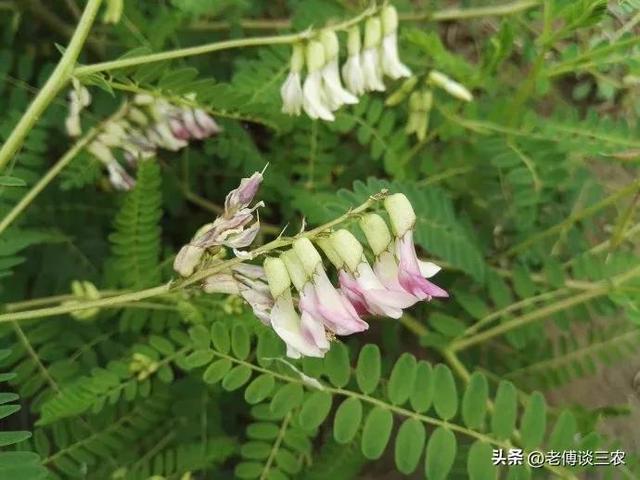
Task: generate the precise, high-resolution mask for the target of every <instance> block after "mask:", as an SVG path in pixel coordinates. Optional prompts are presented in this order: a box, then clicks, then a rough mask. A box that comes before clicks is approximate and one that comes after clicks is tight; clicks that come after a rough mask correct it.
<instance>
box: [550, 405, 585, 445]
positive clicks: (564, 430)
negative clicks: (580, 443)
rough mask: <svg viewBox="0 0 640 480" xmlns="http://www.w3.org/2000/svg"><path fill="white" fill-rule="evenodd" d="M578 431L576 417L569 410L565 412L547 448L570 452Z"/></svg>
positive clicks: (557, 422)
mask: <svg viewBox="0 0 640 480" xmlns="http://www.w3.org/2000/svg"><path fill="white" fill-rule="evenodd" d="M577 430H578V427H577V422H576V417H575V416H574V415H573V413H571V412H570V411H569V410H564V411H563V412H562V413H561V414H560V416H559V417H558V420H556V424H555V425H554V426H553V430H552V431H551V434H550V435H549V440H548V441H547V446H548V448H549V449H550V450H557V451H562V450H568V449H570V448H572V447H573V446H574V437H575V434H576V432H577Z"/></svg>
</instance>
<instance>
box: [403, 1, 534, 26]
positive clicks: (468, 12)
mask: <svg viewBox="0 0 640 480" xmlns="http://www.w3.org/2000/svg"><path fill="white" fill-rule="evenodd" d="M541 3H542V2H541V1H540V0H519V1H515V2H511V3H505V4H503V5H489V6H486V7H474V8H449V9H446V10H439V11H435V12H421V13H414V14H404V15H400V20H405V21H421V20H433V21H436V22H445V21H450V20H464V19H469V18H477V17H500V16H505V15H514V14H516V13H520V12H524V11H525V10H529V9H531V8H533V7H537V6H538V5H540V4H541Z"/></svg>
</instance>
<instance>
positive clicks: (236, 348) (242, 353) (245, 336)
mask: <svg viewBox="0 0 640 480" xmlns="http://www.w3.org/2000/svg"><path fill="white" fill-rule="evenodd" d="M231 350H232V351H233V354H234V355H235V356H236V357H237V358H239V359H240V360H245V359H246V358H247V357H248V356H249V352H250V351H251V342H250V340H249V332H247V329H246V327H245V326H244V325H242V324H239V323H238V324H236V325H234V326H233V330H231Z"/></svg>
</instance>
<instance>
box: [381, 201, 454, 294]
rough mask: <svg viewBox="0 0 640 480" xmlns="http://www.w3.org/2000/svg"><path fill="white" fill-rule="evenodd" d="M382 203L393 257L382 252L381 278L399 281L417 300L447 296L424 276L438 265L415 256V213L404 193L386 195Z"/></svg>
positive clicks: (390, 281)
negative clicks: (391, 233) (392, 236)
mask: <svg viewBox="0 0 640 480" xmlns="http://www.w3.org/2000/svg"><path fill="white" fill-rule="evenodd" d="M384 206H385V209H386V210H387V212H388V213H389V219H390V221H391V228H392V230H393V233H394V234H395V237H396V238H395V241H394V246H393V253H394V254H395V259H394V258H390V257H389V256H385V258H384V259H383V260H382V262H383V263H380V264H379V271H380V275H379V276H380V277H381V279H382V278H384V279H385V280H386V281H387V282H388V283H389V284H390V285H393V286H395V285H397V284H399V285H400V286H401V287H402V288H403V289H404V290H405V291H407V292H408V293H411V294H412V295H414V296H415V297H417V298H419V299H420V300H431V298H432V297H448V296H449V294H448V293H447V292H446V291H444V290H443V289H442V288H440V287H438V286H437V285H435V284H433V283H431V282H429V281H428V280H427V278H430V277H432V276H433V275H435V274H436V273H437V272H438V271H439V270H440V267H438V266H437V265H435V264H433V263H430V262H422V261H421V260H419V259H418V257H417V254H416V249H415V245H414V243H413V227H414V225H415V221H416V215H415V212H414V211H413V207H412V206H411V203H410V202H409V200H408V199H407V197H406V196H405V195H404V194H402V193H396V194H394V195H390V196H388V197H387V198H386V199H385V201H384ZM392 260H393V261H392ZM395 260H397V263H395ZM396 274H397V275H396ZM396 282H397V283H396Z"/></svg>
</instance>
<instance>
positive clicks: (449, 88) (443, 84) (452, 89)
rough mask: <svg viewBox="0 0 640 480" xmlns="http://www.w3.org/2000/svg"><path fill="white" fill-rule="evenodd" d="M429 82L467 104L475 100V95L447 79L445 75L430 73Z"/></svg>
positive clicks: (435, 72)
mask: <svg viewBox="0 0 640 480" xmlns="http://www.w3.org/2000/svg"><path fill="white" fill-rule="evenodd" d="M428 81H429V82H430V83H432V84H434V85H436V86H438V87H440V88H442V89H443V90H445V91H446V92H447V93H448V94H449V95H451V96H452V97H455V98H457V99H460V100H464V101H465V102H470V101H471V100H473V95H472V94H471V92H470V91H469V90H467V88H466V87H465V86H464V85H462V84H460V83H458V82H456V81H454V80H452V79H451V78H449V77H447V76H446V75H445V74H444V73H440V72H437V71H435V70H432V71H431V72H430V73H429V77H428Z"/></svg>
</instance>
